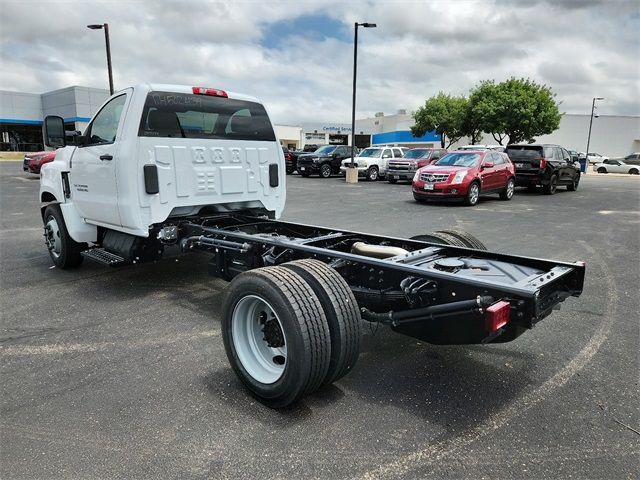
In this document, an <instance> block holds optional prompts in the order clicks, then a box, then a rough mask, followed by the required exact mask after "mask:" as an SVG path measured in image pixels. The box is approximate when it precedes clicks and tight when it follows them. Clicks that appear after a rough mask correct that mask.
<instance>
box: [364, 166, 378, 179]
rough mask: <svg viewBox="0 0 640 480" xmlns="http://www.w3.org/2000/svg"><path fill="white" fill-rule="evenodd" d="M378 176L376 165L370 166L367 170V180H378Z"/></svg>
mask: <svg viewBox="0 0 640 480" xmlns="http://www.w3.org/2000/svg"><path fill="white" fill-rule="evenodd" d="M378 177H379V172H378V167H376V166H375V165H372V166H370V167H369V169H368V170H367V180H369V181H370V182H375V181H376V180H378Z"/></svg>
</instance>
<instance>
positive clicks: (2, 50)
mask: <svg viewBox="0 0 640 480" xmlns="http://www.w3.org/2000/svg"><path fill="white" fill-rule="evenodd" d="M105 22H106V23H108V24H109V30H110V38H111V52H112V61H113V76H114V83H115V88H116V90H117V89H119V88H124V87H126V86H130V85H135V84H137V83H143V82H149V83H176V84H184V85H198V86H207V87H213V88H220V89H223V90H229V91H232V92H240V93H245V94H249V95H254V96H257V97H258V98H260V99H261V101H262V102H263V103H264V104H265V105H266V107H267V109H268V111H269V112H270V115H271V117H272V120H273V121H274V123H278V124H281V125H297V124H299V123H301V122H340V123H350V120H351V95H352V81H353V36H354V35H353V33H354V22H371V23H376V24H377V28H362V27H360V28H359V29H358V80H357V114H356V116H357V118H364V117H371V116H373V115H374V114H375V113H376V112H384V113H385V114H387V115H388V114H394V113H396V112H397V111H398V110H399V109H405V110H407V111H408V112H412V111H415V110H416V109H417V108H419V107H420V106H421V105H423V104H424V102H425V100H426V99H427V98H429V97H430V96H432V95H436V94H437V93H438V92H439V91H443V92H445V93H448V94H452V95H468V93H469V91H470V90H471V89H472V88H473V87H474V86H475V85H477V84H478V82H480V81H482V80H490V79H492V80H495V81H497V82H499V81H502V80H505V79H507V78H509V77H511V76H515V77H518V78H530V79H532V80H535V81H536V82H538V83H541V84H545V85H548V86H550V87H551V88H552V90H553V92H555V93H556V99H557V101H558V103H559V105H560V111H561V112H563V113H582V114H589V113H590V109H591V101H592V98H593V97H596V96H599V97H605V100H603V101H601V102H599V105H598V112H597V113H599V114H600V115H640V36H639V35H638V32H639V31H640V2H638V1H637V0H633V1H627V0H602V1H601V0H565V1H551V0H446V1H444V0H430V1H428V2H427V1H394V0H388V1H358V0H353V1H348V0H341V1H332V0H314V1H308V0H301V1H294V0H289V1H268V0H262V1H259V0H242V1H231V0H226V1H222V2H205V1H187V0H183V1H178V0H173V1H166V0H156V1H145V0H126V1H123V0H110V1H108V2H101V1H81V2H78V1H76V2H65V1H55V2H43V1H29V0H21V1H12V0H0V90H12V91H21V92H32V93H43V92H46V91H51V90H55V89H58V88H63V87H67V86H71V85H81V86H88V87H98V88H108V77H107V71H106V55H105V47H104V34H103V32H102V31H101V30H89V29H87V28H86V25H87V24H94V23H105Z"/></svg>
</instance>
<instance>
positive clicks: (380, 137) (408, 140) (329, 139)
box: [0, 85, 640, 156]
mask: <svg viewBox="0 0 640 480" xmlns="http://www.w3.org/2000/svg"><path fill="white" fill-rule="evenodd" d="M108 97H109V91H108V90H106V89H100V88H91V87H82V86H78V85H74V86H69V87H65V88H61V89H57V90H53V91H50V92H46V93H42V94H37V93H24V92H13V91H6V90H0V131H1V135H2V137H1V138H0V140H1V142H0V150H23V151H33V150H39V149H42V138H41V136H42V135H41V131H40V130H41V125H42V122H43V119H44V117H45V116H47V115H59V116H61V117H63V118H64V120H65V122H66V123H67V128H68V129H74V130H83V129H84V127H86V125H87V124H88V122H89V120H90V119H91V117H92V116H93V115H94V114H95V113H96V112H97V110H98V109H99V108H100V106H101V105H102V104H103V103H104V101H105V100H106V99H107V98H108ZM590 118H591V117H590V115H589V114H564V115H563V116H562V118H561V121H560V127H559V128H558V130H556V131H555V132H553V133H552V134H549V135H542V136H539V137H537V138H536V141H538V142H545V143H556V144H559V145H562V146H564V147H566V148H569V149H575V150H578V151H584V149H585V146H586V143H587V134H588V129H589V121H590ZM412 125H413V118H412V116H411V115H409V114H407V113H406V111H405V110H399V111H398V113H396V114H391V115H385V114H384V113H382V112H380V113H377V114H376V115H375V116H374V117H371V118H363V119H359V120H356V135H355V145H356V146H358V147H361V148H362V147H366V146H369V145H382V144H387V145H400V146H408V147H411V146H426V147H430V146H439V144H440V136H439V135H437V134H435V133H434V132H427V133H426V134H425V135H423V136H421V137H415V136H413V135H412V134H411V130H410V128H411V126H412ZM275 129H276V134H277V135H278V138H279V139H280V141H281V143H282V144H283V145H285V146H287V147H289V148H302V147H303V146H304V145H307V144H318V145H328V144H335V145H349V144H351V124H347V123H333V122H302V123H299V124H296V125H275ZM468 143H470V142H469V139H467V138H463V139H461V140H460V141H458V142H456V143H455V144H453V145H452V147H453V148H455V147H457V146H460V145H466V144H468ZM481 143H487V144H495V143H496V141H495V140H494V139H493V137H492V136H491V135H485V137H484V138H483V139H482V141H481ZM589 150H591V151H592V152H599V153H602V154H605V155H609V156H622V155H626V154H627V153H630V152H634V151H640V116H633V115H600V116H599V117H598V118H597V119H594V123H593V127H592V133H591V146H590V148H589Z"/></svg>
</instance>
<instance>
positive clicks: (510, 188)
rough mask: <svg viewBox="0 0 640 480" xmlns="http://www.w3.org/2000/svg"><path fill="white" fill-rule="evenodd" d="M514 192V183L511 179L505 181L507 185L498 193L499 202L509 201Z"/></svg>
mask: <svg viewBox="0 0 640 480" xmlns="http://www.w3.org/2000/svg"><path fill="white" fill-rule="evenodd" d="M515 190H516V181H515V179H513V178H510V179H509V180H507V184H506V185H505V187H504V190H502V191H501V192H500V199H501V200H511V199H512V198H513V194H514V192H515Z"/></svg>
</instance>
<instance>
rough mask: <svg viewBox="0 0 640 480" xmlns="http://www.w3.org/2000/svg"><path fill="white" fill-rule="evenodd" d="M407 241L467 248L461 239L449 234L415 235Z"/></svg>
mask: <svg viewBox="0 0 640 480" xmlns="http://www.w3.org/2000/svg"><path fill="white" fill-rule="evenodd" d="M409 240H420V241H422V242H429V243H439V244H440V245H452V246H454V247H467V244H466V243H465V242H463V241H462V240H461V239H459V238H457V237H454V236H453V235H451V234H449V233H442V232H432V233H427V234H426V235H416V236H414V237H411V238H410V239H409Z"/></svg>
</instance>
